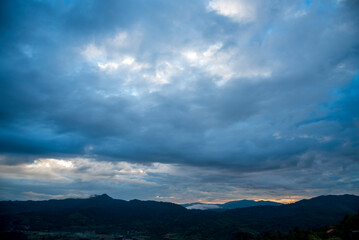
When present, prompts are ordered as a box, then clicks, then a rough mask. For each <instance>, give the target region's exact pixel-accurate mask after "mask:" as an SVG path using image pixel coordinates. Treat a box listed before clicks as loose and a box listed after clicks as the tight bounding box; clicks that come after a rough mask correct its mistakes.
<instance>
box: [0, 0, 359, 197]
mask: <svg viewBox="0 0 359 240" xmlns="http://www.w3.org/2000/svg"><path fill="white" fill-rule="evenodd" d="M358 7H359V6H358V4H357V3H356V1H349V0H347V1H334V0H333V1H299V0H298V1H290V2H288V1H266V0H263V1H261V2H258V3H254V2H253V1H244V0H237V1H235V0H212V1H196V2H193V1H181V3H180V4H179V3H178V2H173V1H160V0H156V1H151V2H148V1H140V0H139V1H107V2H106V3H103V2H102V1H88V2H86V3H85V2H82V1H62V2H57V1H2V2H1V14H0V16H1V20H0V28H1V38H0V44H1V46H2V47H1V50H0V54H1V56H2V57H1V58H0V69H1V71H0V74H1V76H0V96H1V101H0V154H1V155H0V162H1V169H0V171H1V178H0V181H1V186H0V187H1V189H0V197H1V198H3V199H8V198H14V199H22V198H30V197H45V198H46V196H55V197H56V196H57V197H60V196H73V194H78V196H87V195H90V194H94V193H102V192H103V191H105V192H107V193H109V194H110V195H111V194H112V195H113V196H117V197H121V198H124V199H130V198H142V199H163V198H165V200H166V201H167V200H168V201H177V202H186V201H199V200H200V201H204V202H210V201H218V202H221V201H225V200H232V199H240V198H250V199H273V198H277V199H291V198H300V197H306V196H314V195H320V194H330V193H356V194H358V193H359V192H358V190H357V189H358V184H359V174H358V172H359V171H358V168H359V163H358V159H359V154H358V153H359V131H358V127H359V110H358V107H357V106H358V105H359V93H358V91H359V56H358V46H359V45H358V44H359V42H358V39H359V31H358V29H359V28H358V22H359V21H358V20H359V18H358V16H359V14H358V10H359V8H358ZM141 171H143V172H141ZM99 191H101V192H99ZM29 193H30V194H29ZM156 196H157V198H156Z"/></svg>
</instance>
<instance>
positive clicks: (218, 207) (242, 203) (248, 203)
mask: <svg viewBox="0 0 359 240" xmlns="http://www.w3.org/2000/svg"><path fill="white" fill-rule="evenodd" d="M181 205H182V206H183V207H185V208H187V209H198V210H212V211H225V210H228V209H236V208H244V207H254V206H265V205H271V206H280V205H282V203H278V202H272V201H254V200H245V199H244V200H237V201H231V202H226V203H223V204H206V203H199V202H197V203H186V204H181Z"/></svg>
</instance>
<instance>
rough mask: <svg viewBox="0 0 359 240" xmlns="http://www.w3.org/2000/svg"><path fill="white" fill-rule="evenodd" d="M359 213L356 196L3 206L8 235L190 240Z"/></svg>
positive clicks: (0, 217) (1, 220)
mask: <svg viewBox="0 0 359 240" xmlns="http://www.w3.org/2000/svg"><path fill="white" fill-rule="evenodd" d="M358 210H359V197H358V196H354V195H341V196H320V197H316V198H312V199H309V200H301V201H299V202H297V203H293V204H285V205H280V206H255V207H246V208H237V209H232V210H228V211H225V212H213V211H201V210H188V209H186V208H184V207H183V206H180V205H177V204H173V203H168V202H156V201H140V200H131V201H124V200H117V199H113V198H111V197H109V196H108V195H105V194H104V195H99V196H94V197H91V198H88V199H65V200H48V201H3V202H0V226H1V230H2V231H8V230H13V229H16V230H50V231H65V230H66V231H80V230H81V231H82V230H92V231H110V232H111V231H114V232H115V231H119V230H138V231H144V232H147V233H150V234H151V235H153V236H160V235H163V234H166V233H176V234H178V235H180V236H183V237H184V238H186V239H191V237H190V236H197V237H198V238H204V239H228V238H230V236H231V234H232V233H234V232H248V233H252V234H255V233H260V232H266V231H277V230H279V231H289V230H291V229H293V228H294V227H296V226H297V227H299V228H314V227H319V226H322V225H327V224H335V223H338V222H339V221H340V220H342V219H343V217H344V216H345V214H353V213H357V211H358ZM193 239H195V238H193Z"/></svg>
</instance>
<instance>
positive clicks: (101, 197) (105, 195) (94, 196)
mask: <svg viewBox="0 0 359 240" xmlns="http://www.w3.org/2000/svg"><path fill="white" fill-rule="evenodd" d="M91 198H95V199H111V200H112V199H113V198H112V197H110V196H109V195H107V194H106V193H104V194H101V195H97V194H95V195H93V196H91Z"/></svg>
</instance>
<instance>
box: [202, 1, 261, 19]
mask: <svg viewBox="0 0 359 240" xmlns="http://www.w3.org/2000/svg"><path fill="white" fill-rule="evenodd" d="M208 9H209V10H210V11H215V12H216V13H217V14H219V15H223V16H226V17H229V18H231V19H232V20H233V21H235V22H239V23H249V22H252V21H254V20H255V19H256V14H257V13H256V8H255V6H254V5H253V1H245V0H212V1H210V2H209V4H208Z"/></svg>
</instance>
